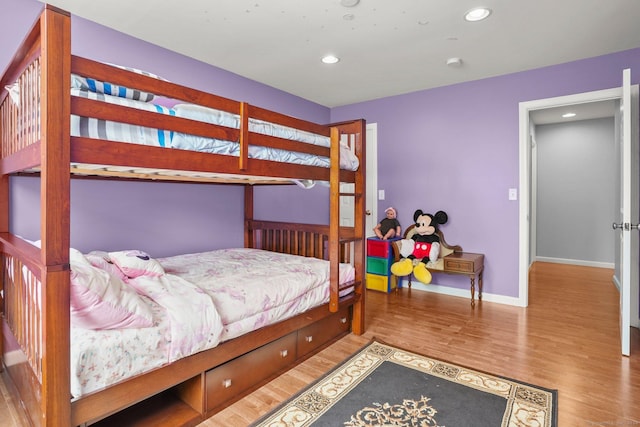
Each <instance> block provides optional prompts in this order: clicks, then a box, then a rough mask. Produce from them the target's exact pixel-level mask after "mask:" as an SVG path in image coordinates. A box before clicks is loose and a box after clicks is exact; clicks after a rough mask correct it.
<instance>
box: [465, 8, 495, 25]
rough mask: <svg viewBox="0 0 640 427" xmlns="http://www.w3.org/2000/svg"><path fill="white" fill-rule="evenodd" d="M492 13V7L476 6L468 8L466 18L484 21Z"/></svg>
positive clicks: (471, 20)
mask: <svg viewBox="0 0 640 427" xmlns="http://www.w3.org/2000/svg"><path fill="white" fill-rule="evenodd" d="M489 15H491V9H489V8H488V7H476V8H473V9H471V10H468V11H467V13H465V14H464V19H465V20H466V21H469V22H475V21H482V20H483V19H486V18H488V17H489Z"/></svg>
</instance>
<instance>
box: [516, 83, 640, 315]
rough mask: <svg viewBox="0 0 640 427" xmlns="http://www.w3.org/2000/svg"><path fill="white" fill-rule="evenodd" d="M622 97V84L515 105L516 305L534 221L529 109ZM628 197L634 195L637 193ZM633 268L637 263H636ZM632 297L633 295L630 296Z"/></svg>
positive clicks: (523, 291)
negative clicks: (517, 140) (517, 257)
mask: <svg viewBox="0 0 640 427" xmlns="http://www.w3.org/2000/svg"><path fill="white" fill-rule="evenodd" d="M621 98H622V87H617V88H612V89H605V90H598V91H593V92H585V93H579V94H574V95H567V96H559V97H554V98H546V99H538V100H533V101H526V102H521V103H520V104H519V193H520V200H519V213H518V216H519V229H518V242H519V259H518V284H519V286H518V299H517V305H518V306H521V307H527V306H528V305H529V267H530V266H531V263H532V260H533V259H532V256H531V248H532V243H531V241H532V238H531V236H532V230H535V224H531V213H532V212H531V209H532V200H531V197H532V195H533V192H532V185H533V184H532V179H531V177H532V167H533V162H534V160H533V159H532V155H531V153H532V136H531V122H530V117H529V115H530V112H532V111H535V110H541V109H546V108H554V107H561V106H566V105H574V104H583V103H590V102H597V101H606V100H619V99H621ZM632 197H636V198H637V197H638V194H635V195H633V196H632ZM636 268H637V266H636ZM631 295H635V296H636V297H635V299H637V295H638V284H637V283H635V284H632V292H631ZM632 298H634V297H633V296H632ZM634 311H635V312H634ZM631 317H632V325H634V326H637V324H638V307H637V304H636V306H635V307H634V310H632V313H631Z"/></svg>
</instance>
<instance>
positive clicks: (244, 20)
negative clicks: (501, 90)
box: [47, 0, 640, 107]
mask: <svg viewBox="0 0 640 427" xmlns="http://www.w3.org/2000/svg"><path fill="white" fill-rule="evenodd" d="M350 2H353V3H356V1H354V0H188V1H181V2H180V1H169V0H136V1H131V0H92V1H86V0H49V1H47V3H49V4H52V5H54V6H58V7H60V8H62V9H64V10H67V11H69V12H71V13H72V14H75V15H78V16H81V17H83V18H86V19H88V20H91V21H95V22H97V23H99V24H102V25H105V26H107V27H111V28H114V29H116V30H118V31H121V32H124V33H126V34H129V35H131V36H134V37H137V38H140V39H143V40H145V41H148V42H151V43H154V44H157V45H160V46H163V47H165V48H167V49H170V50H173V51H176V52H179V53H181V54H184V55H187V56H190V57H193V58H195V59H198V60H200V61H203V62H205V63H209V64H212V65H215V66H217V67H219V68H222V69H225V70H228V71H231V72H233V73H236V74H239V75H241V76H244V77H247V78H249V79H252V80H255V81H258V82H261V83H264V84H266V85H269V86H272V87H275V88H278V89H281V90H284V91H286V92H288V93H291V94H294V95H297V96H300V97H302V98H304V99H307V100H310V101H313V102H316V103H318V104H321V105H324V106H327V107H336V106H341V105H347V104H353V103H357V102H361V101H367V100H371V99H377V98H383V97H387V96H392V95H398V94H403V93H409V92H414V91H417V90H422V89H429V88H434V87H439V86H445V85H451V84H455V83H460V82H465V81H471V80H477V79H482V78H487V77H493V76H499V75H503V74H508V73H514V72H518V71H524V70H528V69H533V68H539V67H544V66H548V65H554V64H559V63H563V62H568V61H574V60H578V59H582V58H588V57H593V56H598V55H603V54H607V53H612V52H617V51H622V50H627V49H631V48H636V47H640V1H638V0H453V1H452V0H360V1H359V3H358V4H357V5H355V6H353V7H346V6H343V3H350ZM476 6H486V7H489V8H491V9H492V14H491V15H490V16H489V18H487V19H485V20H484V21H480V22H466V21H465V20H464V19H463V15H464V13H465V12H466V11H467V10H469V9H471V8H473V7H476ZM326 54H333V55H335V56H337V57H339V58H340V61H339V62H338V63H337V64H333V65H327V64H323V63H322V62H321V61H320V59H321V57H322V56H324V55H326ZM449 58H460V59H461V64H460V65H459V66H449V65H447V63H446V62H447V60H448V59H449ZM150 71H153V70H150Z"/></svg>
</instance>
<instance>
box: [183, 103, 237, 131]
mask: <svg viewBox="0 0 640 427" xmlns="http://www.w3.org/2000/svg"><path fill="white" fill-rule="evenodd" d="M172 109H173V111H175V113H176V117H183V118H185V119H192V120H197V121H199V122H205V123H211V124H214V125H221V126H226V127H230V128H235V129H238V128H239V127H240V116H239V115H237V114H233V113H229V112H227V111H223V110H214V109H213V108H209V107H203V106H201V105H195V104H176V105H174V106H173V108H172Z"/></svg>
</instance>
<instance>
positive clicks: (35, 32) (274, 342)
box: [0, 5, 365, 427]
mask: <svg viewBox="0 0 640 427" xmlns="http://www.w3.org/2000/svg"><path fill="white" fill-rule="evenodd" d="M70 45H71V17H70V15H69V14H68V13H66V12H64V11H61V10H59V9H56V8H54V7H51V6H48V5H45V7H44V9H43V11H42V13H41V15H40V16H39V18H38V19H37V21H36V22H35V24H34V26H33V27H32V29H31V31H30V32H29V34H28V35H27V37H26V38H25V39H24V41H23V43H22V45H21V46H20V48H19V49H18V51H17V52H16V54H15V56H14V57H13V60H12V62H11V63H10V65H9V67H8V68H7V70H6V71H5V73H4V75H3V76H2V77H1V78H0V88H1V89H0V90H2V92H0V117H1V122H0V139H1V144H2V153H1V159H0V171H1V176H2V178H1V180H0V206H1V209H0V251H1V252H2V262H1V265H0V276H1V277H2V282H1V283H0V290H1V292H0V310H1V312H2V313H1V314H2V328H0V335H1V338H2V339H1V340H0V347H2V348H1V350H2V351H1V352H0V355H1V356H2V364H0V369H3V377H4V378H5V379H7V381H8V383H9V386H10V390H11V392H12V394H13V395H14V397H15V400H16V401H18V402H21V404H22V405H23V407H24V409H25V413H26V414H27V415H28V417H29V419H30V422H31V423H32V424H33V425H36V426H56V427H59V426H65V425H70V426H77V425H83V426H84V425H93V424H96V425H112V424H118V423H119V424H127V425H153V426H160V425H170V426H178V425H195V424H197V423H199V422H201V421H203V420H204V419H206V418H208V417H209V416H211V415H212V414H214V413H215V412H217V411H219V410H220V409H222V408H223V407H225V406H226V405H228V404H229V403H231V402H233V401H234V400H237V399H238V398H240V397H241V396H243V395H246V394H247V393H248V392H250V391H252V390H254V389H255V388H257V387H259V386H260V385H262V384H264V383H265V382H266V381H268V380H269V379H271V378H273V377H274V376H275V375H278V374H279V373H281V372H282V371H283V370H286V369H288V368H289V367H291V366H292V364H294V363H297V362H299V361H300V360H302V359H304V358H306V357H309V355H311V354H313V353H314V352H316V351H318V350H319V349H320V348H322V347H323V346H326V345H328V344H329V343H330V342H332V341H334V340H336V339H337V338H338V337H340V336H342V335H344V334H346V333H348V332H352V333H355V334H362V333H363V332H364V314H365V293H364V287H363V272H364V268H363V267H364V218H365V215H364V211H365V207H364V189H365V170H364V169H365V167H364V165H365V123H364V121H363V120H356V121H353V122H345V123H339V124H334V125H316V124H312V123H309V122H305V121H303V120H299V119H295V118H292V117H288V116H284V115H282V114H278V113H274V112H271V111H268V110H264V109H261V108H257V107H253V106H250V105H248V104H246V103H240V102H236V101H231V100H228V99H225V98H221V97H218V96H215V95H211V94H207V93H205V92H201V91H198V90H194V89H190V88H187V87H184V86H180V85H176V84H173V83H170V82H167V81H163V80H157V79H153V78H149V77H144V76H140V75H135V74H132V73H130V72H127V71H125V70H120V69H117V68H114V67H111V66H108V65H106V64H102V63H99V62H96V61H92V60H89V59H85V58H80V57H76V56H73V55H71V46H70ZM72 72H73V73H76V74H79V75H84V76H92V77H95V78H97V79H102V80H104V79H107V78H108V79H109V80H108V81H111V82H114V83H117V84H121V85H124V86H127V87H135V88H138V89H141V90H146V91H149V92H151V93H154V94H157V95H160V96H164V97H167V98H170V99H175V100H179V101H183V102H189V103H194V104H198V105H202V106H208V107H212V108H218V109H224V110H226V111H231V112H235V113H237V114H239V116H240V118H241V126H240V129H238V130H236V129H230V128H225V127H221V126H215V125H209V124H205V123H195V122H193V121H191V120H187V119H182V118H178V117H166V116H162V117H160V115H158V114H155V113H149V112H145V111H138V110H133V109H130V108H127V107H122V106H115V105H107V104H105V103H101V102H99V101H92V100H88V99H80V98H76V97H72V96H70V73H72ZM16 81H19V82H20V86H21V95H20V96H21V102H20V105H19V107H16V106H14V105H12V104H11V103H10V101H9V96H8V93H7V91H6V90H4V88H5V86H7V85H10V84H12V83H14V82H16ZM71 114H75V115H79V116H88V117H96V118H100V119H104V120H112V121H120V122H125V123H133V124H142V125H145V126H147V127H151V128H159V129H170V130H173V131H184V132H187V133H197V134H199V135H203V136H210V137H223V138H224V139H227V140H238V141H239V144H240V156H239V157H231V156H224V155H216V154H205V153H197V152H190V151H186V150H171V152H170V154H171V155H170V156H167V155H166V154H167V150H169V149H167V148H161V147H151V146H143V145H137V144H127V143H117V142H107V141H102V140H98V139H89V138H81V137H71V136H70V120H69V118H70V115H71ZM249 117H251V118H257V119H262V120H267V121H271V122H274V123H278V124H282V125H286V126H290V127H294V128H298V129H303V130H306V131H310V132H314V133H320V134H323V135H326V136H331V147H330V148H323V147H317V146H311V145H309V144H302V145H304V146H305V148H303V150H304V151H307V152H309V153H313V154H319V155H326V156H327V157H330V159H331V167H330V168H321V167H313V166H301V165H293V164H282V163H280V164H278V163H276V162H270V161H263V160H254V159H250V158H249V157H248V154H247V153H248V146H249V144H253V145H265V146H272V147H276V148H284V149H291V148H293V145H292V144H295V143H291V142H288V141H285V140H282V139H278V138H274V137H268V136H264V135H259V134H254V133H252V132H249V130H248V126H247V123H248V119H249ZM341 138H347V139H348V140H349V141H351V143H352V146H353V150H354V152H355V154H356V155H357V157H358V158H359V161H360V167H359V169H358V170H357V171H355V172H352V171H345V170H340V168H339V162H338V159H339V154H340V153H339V147H338V145H339V141H340V139H341ZM299 145H300V144H298V145H296V149H297V150H298V151H301V150H300V147H299ZM307 145H309V147H306V146H307ZM123 153H126V155H123ZM78 164H79V165H112V166H123V167H124V166H126V167H130V168H131V169H130V170H129V171H123V170H120V169H118V170H116V171H115V172H114V171H113V170H110V169H107V168H90V169H88V170H86V169H84V168H83V167H82V166H76V165H78ZM70 165H72V166H71V168H70ZM156 169H161V170H163V171H165V172H166V171H192V172H198V173H200V172H201V173H202V176H198V177H192V178H190V177H189V175H188V174H187V175H185V174H181V173H178V174H176V175H171V174H166V173H162V174H157V173H155V172H154V170H156ZM70 171H71V173H70ZM141 171H142V172H141ZM210 172H215V173H216V174H218V173H219V174H223V175H222V176H219V175H215V176H214V175H212V174H210ZM24 173H31V174H34V173H35V174H39V176H40V182H41V207H40V216H41V228H40V237H41V247H40V248H38V247H36V246H33V245H31V244H30V243H28V242H26V241H25V240H22V239H21V238H19V237H17V236H15V235H14V234H12V233H11V231H10V214H9V213H10V206H9V204H10V198H9V191H10V177H11V176H13V175H19V174H24ZM75 174H80V175H82V174H86V175H91V176H98V177H103V178H104V177H107V178H110V179H112V178H132V177H135V178H142V179H152V180H160V179H163V180H172V181H181V180H190V181H207V182H232V183H235V184H240V185H244V188H245V200H244V201H245V208H244V211H245V246H246V247H256V248H263V249H268V250H273V251H278V252H284V253H292V254H300V255H306V256H313V257H318V258H323V259H328V260H329V262H330V277H331V297H330V301H329V303H328V304H326V305H323V306H321V307H317V308H315V309H312V310H310V311H307V312H306V313H303V314H302V315H298V316H295V317H293V318H290V319H288V320H285V321H282V322H279V323H276V324H273V325H271V326H267V327H264V328H262V329H259V330H256V331H254V332H251V333H248V334H246V335H244V336H241V337H238V338H235V339H232V340H230V341H227V342H224V343H222V344H220V345H218V346H217V347H215V348H212V349H210V350H206V351H202V352H200V353H197V354H195V355H192V356H189V357H186V358H184V359H180V360H178V361H176V362H174V363H172V364H169V365H167V366H163V367H161V368H158V369H155V370H152V371H150V372H147V373H144V374H141V375H138V376H136V377H133V378H131V379H129V380H126V381H124V382H121V383H118V384H116V385H114V386H111V387H108V388H106V389H104V390H100V391H97V392H93V393H90V394H88V395H83V396H81V397H79V398H75V399H74V398H71V394H70V349H69V345H70V333H69V329H70V313H69V307H70V306H69V295H70V289H69V287H70V268H69V247H70V225H71V224H70V209H69V208H70V202H69V199H70V179H71V178H73V177H76V176H78V175H75ZM288 179H314V180H324V181H329V182H330V222H329V224H328V225H305V224H290V223H284V222H273V221H259V220H256V219H254V217H253V209H254V206H253V189H254V186H255V185H260V184H263V183H280V184H282V183H283V180H288ZM340 182H346V183H353V184H354V188H355V190H354V191H353V193H349V194H345V193H341V192H340ZM341 197H353V198H354V209H355V215H354V219H355V223H354V226H353V227H341V226H340V225H339V217H340V215H339V210H340V203H339V199H340V198H341ZM341 261H345V262H346V261H350V262H351V263H352V264H353V265H354V266H355V268H356V276H355V280H354V281H353V282H352V283H350V285H351V286H354V289H355V290H354V292H353V293H351V294H349V295H347V296H345V297H342V298H340V297H339V291H340V289H341V288H340V287H339V285H338V263H339V262H341ZM16 355H18V356H19V357H16ZM10 358H11V360H9V359H10ZM246 366H251V369H250V370H249V371H250V376H249V375H247V374H246V373H245V372H246V371H247V369H244V367H246Z"/></svg>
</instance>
